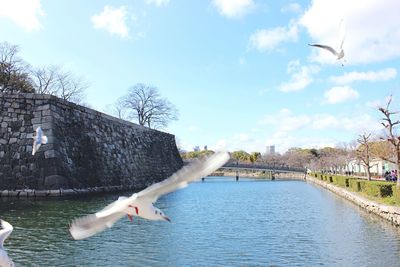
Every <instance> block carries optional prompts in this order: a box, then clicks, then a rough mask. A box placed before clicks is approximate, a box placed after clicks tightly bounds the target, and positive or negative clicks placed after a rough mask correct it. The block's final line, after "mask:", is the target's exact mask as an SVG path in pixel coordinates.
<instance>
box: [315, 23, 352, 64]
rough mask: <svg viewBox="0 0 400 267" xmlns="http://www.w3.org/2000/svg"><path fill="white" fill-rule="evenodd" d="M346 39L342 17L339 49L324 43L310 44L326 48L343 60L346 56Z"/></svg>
mask: <svg viewBox="0 0 400 267" xmlns="http://www.w3.org/2000/svg"><path fill="white" fill-rule="evenodd" d="M344 39H345V32H344V26H343V19H342V20H341V21H340V25H339V44H338V48H337V49H334V48H332V47H331V46H328V45H322V44H308V45H309V46H314V47H318V48H322V49H325V50H327V51H329V52H331V53H332V54H333V55H334V56H336V59H337V60H341V59H342V58H343V57H344V50H343V43H344ZM342 66H343V63H342Z"/></svg>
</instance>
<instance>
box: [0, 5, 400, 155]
mask: <svg viewBox="0 0 400 267" xmlns="http://www.w3.org/2000/svg"><path fill="white" fill-rule="evenodd" d="M348 2H350V1H347V0H338V1H329V0H314V1H287V0H281V1H272V0H268V1H267V0H265V1H261V0H202V1H200V0H197V1H195V0H193V1H184V0H130V1H128V0H126V1H119V0H113V1H110V0H108V1H107V0H99V1H77V0H68V1H67V0H57V1H54V0H53V1H50V0H0V36H1V39H0V41H7V42H10V43H12V44H16V45H19V46H20V49H21V53H20V55H21V57H22V58H23V59H25V60H26V61H27V62H29V63H30V64H31V65H33V66H43V65H61V66H63V67H64V69H66V70H69V71H72V72H74V73H75V74H77V75H79V76H82V77H83V78H84V79H85V80H86V81H87V82H88V84H89V88H88V90H87V92H86V102H87V103H88V104H89V105H90V106H92V107H93V108H94V109H97V110H99V111H105V112H110V105H112V104H113V103H114V102H115V101H116V100H117V99H118V98H119V97H121V96H123V95H124V94H125V93H126V91H127V89H128V88H129V87H130V86H133V85H134V84H136V83H139V82H141V83H147V84H150V85H154V86H156V87H158V88H159V90H160V93H161V94H162V95H163V96H165V97H167V98H168V99H169V100H170V102H172V103H173V104H174V105H175V106H176V107H177V109H178V110H179V113H180V116H179V120H178V121H176V122H173V123H171V124H170V125H169V127H168V129H165V130H166V131H168V132H170V133H172V134H174V135H175V136H176V137H177V139H178V142H179V144H180V145H181V146H182V147H183V148H185V149H187V150H191V149H192V148H193V147H194V146H200V147H203V146H204V145H207V146H208V148H210V149H215V150H225V149H227V150H231V151H232V150H239V149H243V150H246V151H248V152H252V151H260V152H264V151H265V146H266V145H275V146H276V148H277V150H278V151H279V152H284V151H285V150H286V149H288V148H290V147H317V148H318V147H323V146H335V145H337V144H340V143H345V142H350V141H352V140H354V139H356V138H357V136H358V135H359V134H361V133H364V132H374V133H379V132H380V131H381V127H380V125H379V119H380V117H381V116H380V114H379V112H378V111H377V106H379V105H383V104H384V103H385V101H386V98H387V96H388V95H390V94H393V96H394V103H393V106H394V107H396V108H397V109H398V110H399V109H400V101H399V99H400V82H399V73H398V72H399V69H400V45H399V43H400V26H399V25H400V17H399V16H398V14H397V13H398V10H400V2H399V1H397V0H385V1H381V0H367V1H363V0H354V1H351V3H348ZM361 7H362V8H361ZM342 19H343V22H342V23H341V22H340V21H341V20H342ZM342 36H345V39H344V40H345V41H344V45H343V48H344V51H345V59H346V62H345V63H344V64H345V66H344V67H342V66H341V63H340V62H339V61H337V60H336V59H335V57H334V56H333V55H332V54H330V53H329V52H327V51H324V50H320V49H318V48H313V47H309V46H308V45H307V44H308V43H314V42H315V43H323V44H328V45H331V46H333V47H336V45H337V43H338V40H339V39H340V38H342Z"/></svg>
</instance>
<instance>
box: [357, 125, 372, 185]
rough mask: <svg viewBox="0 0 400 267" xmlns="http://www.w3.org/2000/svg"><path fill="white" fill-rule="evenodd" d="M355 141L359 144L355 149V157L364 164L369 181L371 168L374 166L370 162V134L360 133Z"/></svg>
mask: <svg viewBox="0 0 400 267" xmlns="http://www.w3.org/2000/svg"><path fill="white" fill-rule="evenodd" d="M357 142H358V143H359V144H360V145H359V147H358V148H357V150H356V157H357V159H359V160H360V161H361V164H362V165H363V166H364V168H365V170H366V171H367V178H368V180H369V181H371V168H372V167H373V166H374V165H372V164H371V148H370V142H371V134H366V133H364V134H362V135H360V136H359V138H358V139H357Z"/></svg>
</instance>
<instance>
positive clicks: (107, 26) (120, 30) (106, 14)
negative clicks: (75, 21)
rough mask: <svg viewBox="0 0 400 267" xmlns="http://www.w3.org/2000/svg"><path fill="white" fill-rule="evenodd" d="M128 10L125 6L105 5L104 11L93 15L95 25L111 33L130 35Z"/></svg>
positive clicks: (124, 36) (92, 19)
mask: <svg viewBox="0 0 400 267" xmlns="http://www.w3.org/2000/svg"><path fill="white" fill-rule="evenodd" d="M127 15H128V11H127V9H126V7H125V6H120V7H118V8H114V7H112V6H105V7H104V9H103V11H102V12H101V13H100V14H98V15H94V16H92V17H91V19H90V20H91V21H92V23H93V26H94V27H95V28H96V29H103V30H106V31H108V32H109V33H110V34H116V35H119V36H120V37H122V38H126V37H128V34H129V29H128V26H127V24H126V19H127Z"/></svg>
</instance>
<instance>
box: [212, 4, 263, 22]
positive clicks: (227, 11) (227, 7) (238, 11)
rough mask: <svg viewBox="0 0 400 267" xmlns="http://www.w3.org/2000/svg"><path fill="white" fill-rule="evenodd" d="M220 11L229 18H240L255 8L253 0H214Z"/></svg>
mask: <svg viewBox="0 0 400 267" xmlns="http://www.w3.org/2000/svg"><path fill="white" fill-rule="evenodd" d="M212 4H213V5H214V6H215V7H216V8H217V9H218V12H219V13H220V14H221V15H222V16H225V17H228V18H240V17H243V16H244V15H245V14H246V13H248V12H250V11H251V9H253V8H254V6H255V4H254V2H253V0H213V1H212Z"/></svg>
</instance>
